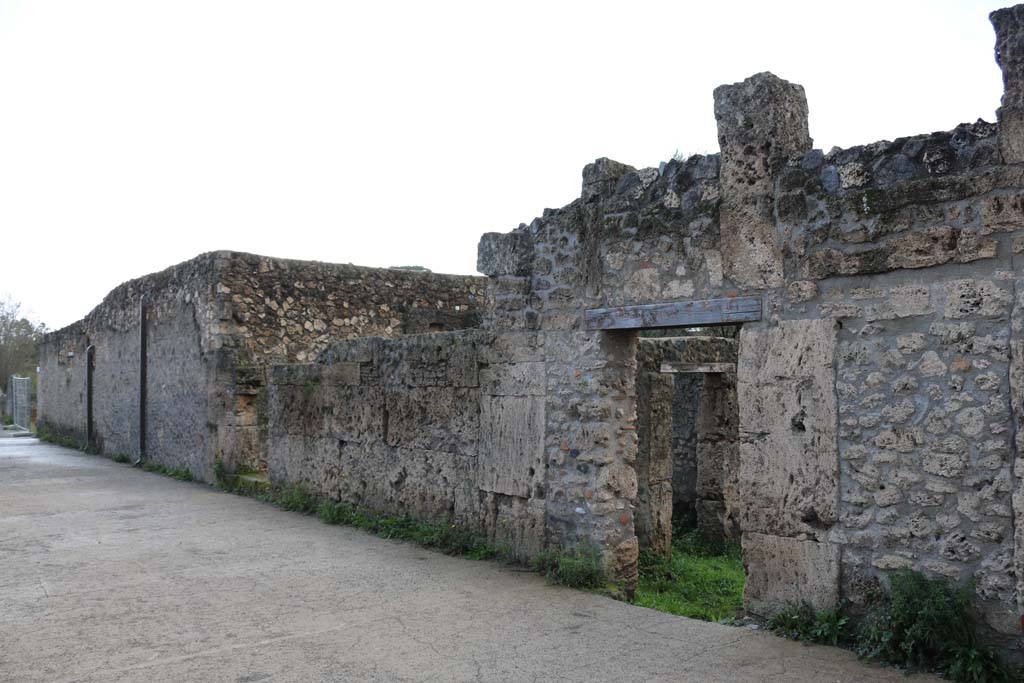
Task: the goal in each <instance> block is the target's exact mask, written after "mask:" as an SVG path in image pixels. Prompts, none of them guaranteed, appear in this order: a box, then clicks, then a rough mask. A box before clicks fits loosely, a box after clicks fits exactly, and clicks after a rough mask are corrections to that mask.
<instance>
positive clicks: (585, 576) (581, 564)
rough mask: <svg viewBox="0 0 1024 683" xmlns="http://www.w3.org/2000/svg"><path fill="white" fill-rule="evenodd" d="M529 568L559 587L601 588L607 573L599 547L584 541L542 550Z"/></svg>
mask: <svg viewBox="0 0 1024 683" xmlns="http://www.w3.org/2000/svg"><path fill="white" fill-rule="evenodd" d="M533 568H534V569H535V570H536V571H538V572H540V573H542V574H544V575H545V576H546V577H547V578H548V580H549V581H551V582H552V583H556V584H559V585H561V586H569V587H571V588H585V589H596V588H604V587H605V585H606V584H607V583H608V572H607V570H606V569H605V566H604V559H603V557H602V554H601V551H600V549H599V548H597V547H595V546H593V545H588V544H585V543H579V544H577V545H576V546H575V547H572V548H568V549H563V550H556V551H550V550H549V551H545V552H542V553H541V554H540V555H538V556H537V557H536V558H535V559H534V561H533Z"/></svg>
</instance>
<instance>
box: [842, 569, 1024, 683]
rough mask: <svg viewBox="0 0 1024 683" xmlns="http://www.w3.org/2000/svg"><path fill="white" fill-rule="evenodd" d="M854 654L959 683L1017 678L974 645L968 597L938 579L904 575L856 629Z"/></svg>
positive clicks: (906, 572)
mask: <svg viewBox="0 0 1024 683" xmlns="http://www.w3.org/2000/svg"><path fill="white" fill-rule="evenodd" d="M858 641H859V642H858V647H857V650H858V652H860V654H861V655H863V656H865V657H871V658H877V659H881V660H882V661H884V662H887V663H889V664H894V665H896V666H902V667H908V668H925V669H928V668H932V669H940V670H943V671H945V672H946V673H947V674H948V675H949V676H950V677H951V678H953V679H954V680H956V681H962V682H963V683H1009V682H1011V681H1021V680H1024V678H1022V674H1021V672H1020V671H1015V670H1014V669H1012V668H1011V667H1009V666H1008V665H1006V664H1005V663H1004V662H1002V660H1001V659H1000V658H999V655H998V654H996V652H995V651H994V650H993V649H992V648H989V647H987V646H984V645H981V644H979V643H978V640H977V635H976V631H975V620H974V615H973V613H972V611H971V601H970V592H969V589H968V588H966V587H959V588H958V587H954V586H952V585H951V584H950V583H949V582H947V581H944V580H942V579H930V578H927V577H925V576H924V575H922V574H920V573H918V572H914V571H910V570H903V571H900V572H896V573H894V574H893V575H892V576H891V578H890V591H889V595H888V597H887V598H883V599H882V600H880V601H879V603H878V604H877V605H875V607H874V608H873V609H872V610H871V612H870V613H869V614H868V616H867V618H866V619H864V621H863V623H862V624H861V628H860V632H859V634H858Z"/></svg>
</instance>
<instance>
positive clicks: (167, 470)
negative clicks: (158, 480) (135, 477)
mask: <svg viewBox="0 0 1024 683" xmlns="http://www.w3.org/2000/svg"><path fill="white" fill-rule="evenodd" d="M140 467H142V469H143V470H145V471H146V472H155V473H156V474H162V475H164V476H167V477H172V478H174V479H177V480H178V481H194V479H195V478H194V477H193V476H192V473H191V472H189V471H188V470H185V469H178V468H176V467H167V466H166V465H161V464H160V463H156V462H152V461H150V460H145V461H143V462H142V464H141V465H140Z"/></svg>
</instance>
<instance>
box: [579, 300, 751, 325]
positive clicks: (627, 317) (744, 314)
mask: <svg viewBox="0 0 1024 683" xmlns="http://www.w3.org/2000/svg"><path fill="white" fill-rule="evenodd" d="M760 319H761V297H757V296H737V297H732V298H727V299H704V300H694V301H669V302H666V303H660V304H639V305H636V306H616V307H615V308H588V309H586V310H585V311H583V326H584V328H585V329H588V330H642V329H656V328H661V327H707V326H711V325H733V324H736V323H744V322H754V321H757V320H760Z"/></svg>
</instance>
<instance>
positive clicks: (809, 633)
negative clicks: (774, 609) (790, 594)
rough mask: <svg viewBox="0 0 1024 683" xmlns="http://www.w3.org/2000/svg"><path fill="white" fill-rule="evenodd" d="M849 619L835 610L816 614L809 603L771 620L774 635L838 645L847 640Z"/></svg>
mask: <svg viewBox="0 0 1024 683" xmlns="http://www.w3.org/2000/svg"><path fill="white" fill-rule="evenodd" d="M848 621H849V620H848V619H847V617H845V616H843V614H842V613H841V612H840V611H839V610H838V609H835V608H832V609H827V610H822V611H820V612H816V611H815V610H814V607H812V606H811V605H809V604H808V603H806V602H805V603H802V604H800V605H792V606H790V607H787V608H786V609H784V610H782V611H781V612H779V613H778V614H776V615H775V616H773V617H772V618H771V620H770V621H769V622H768V628H769V629H771V631H772V632H773V633H776V634H777V635H780V636H783V637H785V638H790V639H792V640H799V641H802V642H805V643H820V644H823V645H838V644H839V643H840V642H842V641H844V640H846V636H847V633H846V625H847V623H848Z"/></svg>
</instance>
